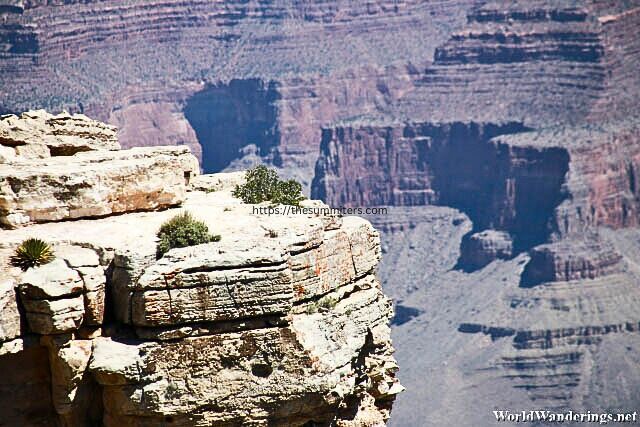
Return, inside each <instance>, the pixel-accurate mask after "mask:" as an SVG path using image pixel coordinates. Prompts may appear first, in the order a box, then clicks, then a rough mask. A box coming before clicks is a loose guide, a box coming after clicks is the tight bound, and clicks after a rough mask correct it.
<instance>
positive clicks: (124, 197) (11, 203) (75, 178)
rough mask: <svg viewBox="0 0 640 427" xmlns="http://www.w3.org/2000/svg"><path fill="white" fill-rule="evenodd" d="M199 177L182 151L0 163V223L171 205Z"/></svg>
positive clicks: (101, 153)
mask: <svg viewBox="0 0 640 427" xmlns="http://www.w3.org/2000/svg"><path fill="white" fill-rule="evenodd" d="M198 173H199V169H198V165H197V161H196V159H195V158H194V157H193V156H192V155H191V154H190V153H189V151H188V149H187V148H184V147H164V148H136V149H133V150H130V151H122V152H120V151H95V152H88V153H78V154H76V155H74V156H70V157H67V156H64V157H52V158H50V159H46V160H43V161H39V160H29V159H18V160H16V161H13V162H11V163H9V164H0V223H1V224H2V225H3V226H5V227H19V226H25V225H28V224H31V223H38V222H47V221H60V220H64V219H73V218H85V217H97V216H104V215H110V214H116V213H123V212H130V211H137V210H151V209H158V208H162V207H168V206H175V205H177V204H179V203H181V202H182V201H183V200H184V197H185V193H186V185H187V184H188V180H189V179H190V177H191V176H195V175H196V174H198Z"/></svg>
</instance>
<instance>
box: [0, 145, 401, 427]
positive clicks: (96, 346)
mask: <svg viewBox="0 0 640 427" xmlns="http://www.w3.org/2000/svg"><path fill="white" fill-rule="evenodd" d="M137 151H138V150H132V151H131V152H130V153H129V154H135V153H136V152H137ZM156 151H157V149H156ZM122 153H127V152H126V151H123V152H122ZM77 156H81V154H77V155H76V156H73V157H77ZM109 161H110V160H105V163H108V162H109ZM182 178H183V179H184V177H182ZM227 178H228V179H227ZM200 181H202V182H201V183H200V184H198V185H205V184H207V183H214V184H215V185H216V186H219V187H220V188H223V189H222V190H219V191H212V190H208V191H206V192H205V191H196V190H192V191H190V192H189V193H186V198H185V200H184V202H183V205H182V207H181V208H173V209H172V208H170V209H167V210H164V211H158V212H133V213H132V212H130V213H124V214H121V215H118V216H112V217H105V218H100V219H91V220H82V221H63V222H48V223H43V224H35V225H30V226H28V227H24V228H19V229H15V230H5V231H3V237H4V236H6V239H5V240H3V243H2V247H0V253H2V254H9V253H11V251H12V250H13V249H15V247H16V246H17V245H18V244H19V243H20V242H21V241H22V240H23V239H24V238H25V237H26V236H27V235H31V234H32V233H34V234H37V235H40V236H46V238H47V240H48V241H49V242H51V243H52V245H53V251H54V254H55V255H56V259H55V260H54V261H53V262H51V263H49V264H45V265H43V266H39V267H37V268H32V269H29V270H28V271H27V272H25V273H22V272H20V271H18V269H17V268H9V267H8V266H7V265H5V264H3V265H2V266H1V267H0V271H2V274H3V276H6V277H11V278H12V279H11V280H10V281H7V282H6V285H5V287H6V288H7V289H6V293H3V297H2V298H1V299H0V302H2V305H1V306H0V309H1V310H2V312H3V313H4V314H6V316H3V318H2V321H1V322H0V332H1V333H2V338H3V342H2V343H0V349H2V350H3V352H4V353H7V355H5V356H0V364H1V363H2V361H3V360H7V363H13V362H11V360H13V359H11V360H9V359H7V357H14V356H15V359H16V360H20V359H19V357H20V356H21V355H23V354H26V353H25V352H26V351H28V350H27V349H31V348H41V347H44V348H45V349H46V354H48V358H49V373H48V374H47V375H49V378H50V381H51V384H52V386H51V387H52V388H51V394H50V395H49V399H50V401H49V402H50V403H49V405H50V408H51V411H53V412H55V414H56V416H57V419H58V420H60V422H64V423H66V425H71V426H75V425H77V426H84V425H94V424H95V423H99V424H103V425H107V426H134V425H135V426H140V425H149V426H151V425H158V424H162V423H168V422H173V423H175V422H180V423H181V424H183V425H211V424H216V425H240V424H242V425H302V424H305V423H308V422H315V423H335V422H337V423H339V424H340V425H345V426H349V425H353V426H357V425H380V424H384V423H386V421H387V420H388V418H389V416H390V411H391V406H392V403H393V401H394V399H395V396H396V395H397V394H398V393H400V392H401V391H402V390H403V388H402V386H400V384H399V383H398V380H397V379H396V378H395V375H396V371H397V369H398V368H397V364H396V363H395V361H394V359H393V356H392V352H393V348H392V346H391V342H390V329H389V326H388V324H389V321H390V318H391V316H392V313H393V309H392V305H391V302H390V300H389V299H388V298H387V297H385V296H384V295H383V294H382V292H381V288H380V284H379V283H378V281H377V279H376V277H375V269H376V266H377V263H378V261H379V258H380V242H379V237H378V233H377V232H376V231H375V230H374V229H373V227H372V226H371V225H370V224H369V223H368V222H367V221H365V220H363V219H360V218H356V217H347V218H339V217H331V216H322V215H320V216H318V215H315V214H310V215H288V216H283V215H279V216H266V215H265V216H261V215H255V214H253V213H252V209H253V206H251V205H244V204H242V203H241V202H240V201H239V200H237V199H235V198H233V197H232V196H231V191H230V190H231V189H232V188H233V186H234V185H235V184H234V183H235V182H236V181H237V177H235V176H228V175H221V176H219V177H209V178H201V179H200ZM183 185H184V182H183ZM207 185H209V184H207ZM303 204H304V205H305V206H316V205H318V202H309V201H305V202H303ZM319 206H320V207H323V206H324V205H321V204H320V205H319ZM316 207H317V206H316ZM325 207H326V206H325ZM184 210H187V211H190V212H192V213H193V214H194V215H195V216H196V217H197V218H198V219H200V220H202V221H204V222H205V223H206V224H207V225H208V226H209V229H210V231H211V232H212V233H216V234H220V235H221V236H222V239H221V240H220V241H219V242H213V243H208V244H203V245H198V246H193V247H186V248H177V249H172V250H170V251H169V252H168V253H167V254H165V256H163V257H162V258H160V259H156V252H155V241H156V238H155V233H156V231H157V229H158V227H159V226H160V224H162V223H163V222H164V221H166V220H167V219H169V218H171V217H172V216H174V215H175V214H177V213H179V212H183V211H184ZM2 259H3V260H4V259H5V258H4V257H3V258H2ZM6 259H8V257H7V258H6ZM13 283H16V284H17V285H18V286H17V287H16V289H14V285H13ZM18 304H19V307H20V311H22V312H23V315H20V311H18ZM16 315H17V317H16ZM0 354H2V353H0ZM1 384H3V383H2V380H0V385H1ZM92 396H101V397H102V399H101V401H100V400H97V401H96V400H95V399H93V398H92ZM142 396H145V397H144V399H142ZM0 400H1V399H0ZM0 403H1V402H0ZM38 411H40V412H38V414H41V413H42V411H43V410H42V409H38ZM16 417H17V418H16V419H17V420H20V419H21V418H19V417H20V414H18V415H16ZM53 419H54V417H52V420H53Z"/></svg>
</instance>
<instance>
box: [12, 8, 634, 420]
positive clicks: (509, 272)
mask: <svg viewBox="0 0 640 427" xmlns="http://www.w3.org/2000/svg"><path fill="white" fill-rule="evenodd" d="M0 14H1V16H2V26H1V27H0V110H1V111H2V112H4V113H19V112H22V111H25V110H28V109H32V108H46V109H48V110H51V111H53V112H57V111H61V110H63V109H66V110H68V111H70V112H82V113H84V114H87V115H89V116H90V117H92V118H96V119H99V120H102V121H105V122H107V123H109V124H112V125H115V126H116V127H117V128H118V139H119V141H120V143H121V144H122V145H123V147H125V148H128V147H134V146H157V145H186V146H188V147H190V149H191V151H192V152H193V153H194V154H195V155H196V157H197V158H198V159H199V161H200V167H201V169H202V170H203V171H204V172H220V171H232V170H239V169H244V168H246V167H248V166H251V165H253V164H256V163H267V164H269V165H271V166H273V167H275V168H277V169H278V171H279V172H280V173H281V175H283V176H286V177H293V178H296V179H298V180H299V181H300V182H301V183H302V184H303V186H304V188H305V191H306V192H307V194H308V195H310V196H311V197H312V198H319V199H322V200H323V201H325V202H327V203H328V204H330V205H340V206H391V207H392V208H391V209H390V213H389V215H386V216H372V217H370V218H368V219H369V220H370V221H371V222H372V223H373V224H374V226H375V227H376V228H377V229H379V230H380V231H381V233H382V244H381V250H382V261H381V265H380V268H379V271H378V275H379V277H380V279H381V281H382V285H383V289H384V291H385V292H386V293H387V294H388V295H390V296H391V297H392V298H393V299H394V301H395V303H396V315H395V318H394V324H395V325H394V328H393V334H394V345H395V347H396V348H397V353H396V355H397V359H398V362H399V365H400V368H401V369H400V373H399V376H400V379H401V382H402V383H403V385H404V386H406V387H407V392H406V393H404V394H401V395H400V396H399V397H398V399H397V401H396V403H395V405H394V409H393V413H392V416H391V421H390V424H392V425H397V426H422V425H431V426H440V425H443V424H444V423H451V424H452V425H457V426H462V427H464V426H477V425H493V424H492V423H493V418H492V417H493V416H492V414H491V410H493V409H513V410H522V409H533V408H534V407H535V408H547V409H574V410H580V409H584V410H592V411H603V410H608V411H615V410H620V411H623V410H632V409H634V408H638V407H639V406H640V405H639V404H640V401H639V399H638V395H637V390H638V387H640V357H639V356H638V354H639V353H638V350H639V349H640V335H639V334H638V329H639V327H640V326H639V325H640V314H638V310H637V306H638V303H639V302H640V288H639V287H638V283H640V281H639V279H640V263H639V262H638V259H640V258H638V257H639V256H640V228H638V227H639V226H640V224H639V222H640V141H639V140H638V139H639V137H640V101H639V99H640V97H639V95H640V74H638V72H637V69H638V66H639V65H640V35H639V34H638V28H640V5H638V4H637V3H636V2H633V1H624V0H599V1H596V0H571V1H551V0H531V1H502V0H442V1H418V0H406V1H401V0H395V1H392V0H390V1H376V0H371V1H356V0H353V1H348V0H336V1H329V0H326V1H311V0H289V1H284V0H276V1H261V0H260V1H256V0H253V1H232V0H228V1H218V2H210V1H173V0H167V1H163V2H150V1H119V0H117V1H108V2H107V1H82V2H80V1H17V0H15V1H11V0H8V1H3V2H0ZM0 143H2V140H0ZM5 145H8V144H5ZM623 378H624V380H623ZM416 402H419V404H416ZM449 417H453V419H452V418H449Z"/></svg>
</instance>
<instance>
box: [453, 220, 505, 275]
mask: <svg viewBox="0 0 640 427" xmlns="http://www.w3.org/2000/svg"><path fill="white" fill-rule="evenodd" d="M512 256H513V241H512V240H511V236H510V235H509V233H506V232H504V231H497V230H484V231H482V232H479V233H474V234H472V235H471V236H469V237H467V238H465V239H464V240H463V241H462V244H461V248H460V266H461V267H463V268H465V269H468V270H475V269H478V268H482V267H484V266H485V265H487V264H489V263H490V262H492V261H494V260H496V259H509V258H511V257H512Z"/></svg>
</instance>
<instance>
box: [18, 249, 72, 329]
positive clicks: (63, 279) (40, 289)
mask: <svg viewBox="0 0 640 427" xmlns="http://www.w3.org/2000/svg"><path fill="white" fill-rule="evenodd" d="M19 290H20V297H21V298H20V299H21V302H22V305H23V307H24V310H25V315H26V318H27V322H28V324H29V328H30V330H31V331H32V332H35V333H37V334H60V333H64V332H70V331H74V330H76V329H78V328H79V327H80V324H81V323H82V319H83V316H84V301H83V296H82V292H83V290H84V285H83V282H82V279H81V277H80V275H79V274H78V272H77V271H76V270H73V269H71V268H69V266H68V265H67V264H66V263H65V261H64V260H62V259H55V260H54V261H52V262H50V263H49V264H45V265H43V266H40V267H36V268H30V269H29V270H28V271H27V272H26V273H25V274H24V275H23V276H22V279H21V283H20V284H19Z"/></svg>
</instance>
